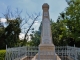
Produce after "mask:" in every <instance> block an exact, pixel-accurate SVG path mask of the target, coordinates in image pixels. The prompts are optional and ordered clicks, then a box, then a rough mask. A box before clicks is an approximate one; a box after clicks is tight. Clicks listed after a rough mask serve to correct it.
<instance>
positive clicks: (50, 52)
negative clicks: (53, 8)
mask: <svg viewBox="0 0 80 60" xmlns="http://www.w3.org/2000/svg"><path fill="white" fill-rule="evenodd" d="M42 9H43V16H42V30H41V42H40V45H39V52H38V54H37V55H36V56H35V57H34V58H33V59H32V60H61V59H60V58H59V57H58V56H57V54H56V53H55V46H54V44H53V43H52V34H51V26H50V17H49V5H48V4H47V3H44V4H43V5H42Z"/></svg>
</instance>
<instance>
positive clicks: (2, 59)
mask: <svg viewBox="0 0 80 60" xmlns="http://www.w3.org/2000/svg"><path fill="white" fill-rule="evenodd" d="M5 53H6V50H0V60H5Z"/></svg>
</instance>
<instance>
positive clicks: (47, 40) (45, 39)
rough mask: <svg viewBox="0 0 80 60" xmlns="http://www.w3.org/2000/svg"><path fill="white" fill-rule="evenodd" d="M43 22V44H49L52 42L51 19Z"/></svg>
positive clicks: (45, 19)
mask: <svg viewBox="0 0 80 60" xmlns="http://www.w3.org/2000/svg"><path fill="white" fill-rule="evenodd" d="M43 22H44V24H43V34H42V43H44V44H48V43H50V42H51V36H50V23H49V19H48V18H44V20H43Z"/></svg>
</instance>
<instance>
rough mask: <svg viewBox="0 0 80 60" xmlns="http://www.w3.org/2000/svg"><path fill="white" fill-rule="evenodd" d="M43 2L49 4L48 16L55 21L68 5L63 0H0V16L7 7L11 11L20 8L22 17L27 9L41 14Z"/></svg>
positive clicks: (29, 11)
mask: <svg viewBox="0 0 80 60" xmlns="http://www.w3.org/2000/svg"><path fill="white" fill-rule="evenodd" d="M43 3H48V4H49V6H50V9H49V12H50V18H52V19H53V20H54V21H56V19H57V17H58V16H59V13H61V12H62V11H64V10H65V8H66V7H67V6H68V5H67V3H66V1H65V0H0V8H1V9H0V17H3V14H2V13H5V12H6V9H7V7H9V8H10V9H11V10H12V11H15V10H16V8H18V9H19V10H22V16H23V17H24V16H25V15H26V14H25V12H26V11H27V12H28V13H34V12H36V13H38V12H40V13H41V14H42V5H43Z"/></svg>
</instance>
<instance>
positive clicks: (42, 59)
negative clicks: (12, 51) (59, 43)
mask: <svg viewBox="0 0 80 60" xmlns="http://www.w3.org/2000/svg"><path fill="white" fill-rule="evenodd" d="M32 60H61V59H60V58H59V57H58V55H57V54H56V53H55V46H54V45H53V44H40V45H39V52H38V54H36V56H34V57H33V58H32Z"/></svg>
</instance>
